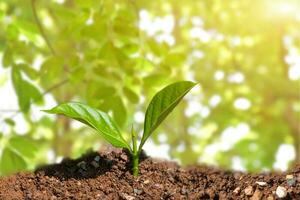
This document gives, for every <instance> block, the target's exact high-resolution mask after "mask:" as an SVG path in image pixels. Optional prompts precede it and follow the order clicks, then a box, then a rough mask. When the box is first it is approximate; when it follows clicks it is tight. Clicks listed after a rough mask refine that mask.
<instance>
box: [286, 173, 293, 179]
mask: <svg viewBox="0 0 300 200" xmlns="http://www.w3.org/2000/svg"><path fill="white" fill-rule="evenodd" d="M285 178H286V179H287V180H288V179H293V178H294V176H293V175H292V174H288V175H286V177H285Z"/></svg>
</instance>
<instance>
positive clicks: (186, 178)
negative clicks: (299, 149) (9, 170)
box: [0, 149, 300, 200]
mask: <svg viewBox="0 0 300 200" xmlns="http://www.w3.org/2000/svg"><path fill="white" fill-rule="evenodd" d="M129 160H130V158H129V157H128V156H127V154H126V152H124V151H121V150H115V149H108V150H106V151H105V152H102V153H88V154H87V155H84V156H83V157H82V158H79V159H77V160H70V159H65V160H63V161H62V162H61V163H60V164H55V165H49V166H45V167H41V168H40V169H38V170H37V171H36V172H34V173H30V172H22V173H17V174H15V175H12V176H9V177H5V178H2V179H0V200H13V199H26V200H29V199H35V200H44V199H45V200H46V199H47V200H48V199H50V200H55V199H99V200H102V199H103V200H109V199H125V200H135V199H149V200H156V199H157V200H160V199H223V200H225V199H226V200H227V199H251V200H258V199H267V200H272V199H279V197H278V196H277V195H278V194H280V189H281V192H283V196H285V195H286V196H285V197H283V198H282V199H296V200H300V165H298V166H297V167H295V168H294V169H293V170H291V171H290V172H286V173H272V174H244V173H239V172H229V171H222V170H218V169H214V168H210V167H204V166H193V167H188V168H181V167H180V166H179V165H177V164H176V163H174V162H165V161H160V160H155V159H152V158H150V157H146V156H145V155H144V156H143V158H142V161H141V163H140V176H139V177H138V178H134V177H133V176H132V175H131V173H130V165H129V164H128V163H130V162H129ZM287 175H291V176H287ZM278 186H282V187H283V188H278ZM276 190H277V192H276ZM284 191H286V194H284Z"/></svg>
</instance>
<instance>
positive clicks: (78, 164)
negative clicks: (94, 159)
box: [77, 161, 87, 170]
mask: <svg viewBox="0 0 300 200" xmlns="http://www.w3.org/2000/svg"><path fill="white" fill-rule="evenodd" d="M77 167H80V168H81V169H83V170H87V167H86V162H85V161H81V162H79V163H77Z"/></svg>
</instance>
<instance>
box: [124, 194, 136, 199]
mask: <svg viewBox="0 0 300 200" xmlns="http://www.w3.org/2000/svg"><path fill="white" fill-rule="evenodd" d="M123 197H124V199H125V200H134V199H135V198H134V197H133V196H130V195H128V194H124V195H123Z"/></svg>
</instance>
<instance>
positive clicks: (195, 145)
mask: <svg viewBox="0 0 300 200" xmlns="http://www.w3.org/2000/svg"><path fill="white" fill-rule="evenodd" d="M286 2H288V3H290V5H296V6H293V9H294V10H293V9H290V10H288V12H284V11H285V10H282V9H278V5H279V6H280V4H279V3H280V1H279V0H276V1H271V0H241V1H237V0H230V1H221V0H199V1H195V0H187V1H184V3H183V2H182V1H175V0H168V1H166V0H158V1H145V0H139V1H135V0H115V1H105V0H97V1H94V0H65V1H63V0H56V1H54V0H22V1H19V0H2V1H1V2H0V27H1V28H0V52H2V66H3V68H5V69H4V70H9V73H10V74H11V80H12V83H13V86H14V89H15V93H16V95H17V97H18V104H19V109H18V110H16V112H14V113H12V116H11V117H9V118H8V119H7V118H4V117H0V120H1V122H0V125H1V124H2V125H3V124H5V125H6V126H8V127H10V128H9V130H10V131H9V134H1V133H0V145H1V146H0V149H1V150H0V152H1V160H0V167H1V168H0V174H7V173H11V172H15V171H18V170H21V169H33V168H34V167H35V166H36V165H37V164H40V163H43V162H46V161H47V159H46V155H47V154H49V152H48V151H49V150H50V149H52V150H53V152H54V157H60V156H73V157H74V156H79V155H80V154H81V153H83V152H85V151H86V150H87V149H89V148H91V147H93V148H98V147H99V146H100V145H101V144H102V142H101V141H99V139H98V137H97V135H96V134H91V133H90V132H91V130H90V129H88V128H87V129H86V128H81V127H80V128H77V127H74V126H73V125H72V124H71V122H70V120H68V119H66V118H63V117H58V118H56V119H53V118H48V116H43V117H41V118H39V119H35V118H34V117H33V115H32V112H33V106H39V105H43V103H45V96H46V95H51V96H52V97H53V98H54V99H55V101H57V103H61V102H66V101H80V102H84V103H87V104H89V105H91V106H93V107H97V108H99V109H101V110H103V111H105V112H109V113H110V114H111V115H112V117H113V118H114V119H115V120H116V121H117V123H118V125H119V126H120V127H122V128H124V129H125V130H128V131H129V130H130V125H131V124H132V123H133V121H134V115H135V111H136V110H141V111H144V110H145V106H146V105H147V103H148V102H149V100H150V98H151V97H152V96H153V94H154V93H155V92H156V91H157V90H158V89H160V88H162V87H163V86H164V85H166V84H168V83H171V82H175V81H178V80H186V79H189V80H195V81H197V82H199V83H200V85H201V89H200V91H198V92H197V91H196V92H195V94H194V95H193V94H192V95H190V96H189V97H188V98H187V100H186V101H185V102H184V103H183V104H182V105H180V106H179V109H178V110H177V111H175V113H174V114H173V115H172V116H170V118H169V119H168V120H167V122H166V123H164V124H163V126H162V128H161V129H160V131H161V132H163V133H165V134H166V138H167V139H166V140H167V144H169V145H170V149H169V154H170V155H171V157H173V158H177V159H179V160H181V162H182V163H183V164H193V163H196V162H198V161H207V162H210V163H214V164H218V165H220V166H223V167H225V168H230V167H231V166H232V158H233V157H236V156H238V157H241V158H242V160H243V164H244V165H245V167H246V169H248V170H250V171H256V170H261V169H271V168H272V167H273V164H274V162H275V154H276V152H277V150H278V147H279V145H280V144H283V143H285V144H292V145H294V147H295V150H296V159H297V161H298V162H299V160H300V131H299V122H300V121H299V118H300V116H299V115H300V114H299V112H300V102H299V89H300V88H299V84H300V82H299V76H298V77H296V78H295V75H294V73H295V72H294V71H293V70H292V67H295V66H294V65H295V64H294V63H293V59H289V57H288V56H289V55H298V56H299V55H300V37H299V35H300V29H299V27H300V16H299V8H300V7H299V2H297V1H293V0H290V1H286ZM277 4H278V5H277ZM297 6H298V7H297ZM295 9H298V10H295ZM292 11H294V12H292ZM297 12H298V14H297ZM290 57H291V56H290ZM291 60H292V61H291ZM39 62H41V64H39ZM297 66H298V67H299V59H298V65H297ZM6 81H9V78H7V77H6V78H5V77H2V76H1V74H0V86H1V85H3V84H4V83H5V82H6ZM1 98H5V97H1ZM192 105H194V106H195V105H196V107H197V106H198V107H199V106H200V107H201V109H198V110H197V109H189V107H190V106H192ZM187 110H194V111H195V112H192V113H189V112H188V111H187ZM16 115H23V116H24V118H25V119H26V121H27V123H28V124H29V125H30V126H29V127H30V128H29V130H28V132H27V133H26V134H25V135H20V134H18V132H16V130H15V128H14V126H15V124H18V121H16V120H15V116H16ZM186 115H188V116H186ZM0 116H1V111H0ZM241 123H242V124H244V125H245V124H246V125H247V126H249V130H248V133H247V135H246V137H244V138H242V139H241V140H238V141H237V142H235V143H234V144H233V145H232V146H231V147H230V148H221V149H219V151H218V152H217V153H216V154H215V155H214V157H212V158H210V159H212V160H207V159H206V160H205V158H206V157H207V148H206V147H207V146H208V145H211V144H219V142H220V140H221V139H222V135H224V131H225V130H228V129H229V128H232V127H239V126H240V125H241ZM136 128H137V129H138V130H141V129H142V124H140V125H139V126H138V127H136ZM237 130H239V129H237ZM0 131H2V130H0ZM158 135H159V134H154V137H155V138H154V142H155V143H157V144H158V143H160V142H159V137H158ZM227 137H228V140H229V137H230V138H234V137H237V136H236V135H234V134H232V135H230V136H227ZM182 146H183V147H184V148H182ZM47 152H48V153H47ZM205 156H206V157H205ZM202 158H203V159H202Z"/></svg>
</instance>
